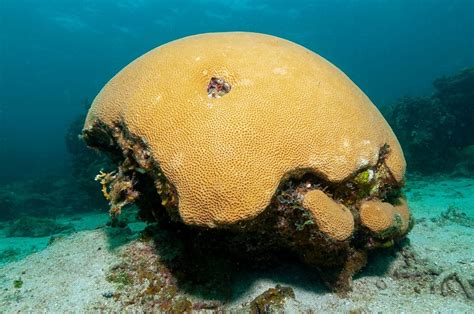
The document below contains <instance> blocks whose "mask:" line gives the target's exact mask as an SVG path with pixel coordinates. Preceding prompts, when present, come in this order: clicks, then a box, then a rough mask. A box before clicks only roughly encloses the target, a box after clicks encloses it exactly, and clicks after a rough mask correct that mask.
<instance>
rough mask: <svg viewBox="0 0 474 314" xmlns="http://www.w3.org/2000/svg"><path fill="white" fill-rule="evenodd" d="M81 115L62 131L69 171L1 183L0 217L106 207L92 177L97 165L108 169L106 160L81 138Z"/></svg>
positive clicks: (81, 210) (58, 213)
mask: <svg viewBox="0 0 474 314" xmlns="http://www.w3.org/2000/svg"><path fill="white" fill-rule="evenodd" d="M87 104H88V102H87ZM84 118H85V114H83V115H79V116H78V117H77V118H76V119H75V120H73V121H72V122H71V124H70V125H69V127H68V130H67V132H66V134H65V142H66V148H67V150H68V152H69V153H70V154H71V169H72V171H71V172H70V173H44V174H43V175H39V176H37V177H34V178H31V179H28V180H21V181H15V182H11V183H8V184H4V185H1V186H0V221H6V220H16V219H18V218H20V217H23V216H26V217H40V218H44V217H49V218H54V217H57V216H61V215H68V214H77V213H81V212H90V211H93V210H97V209H106V208H108V204H107V202H106V201H105V200H104V198H103V196H102V194H101V192H100V191H98V190H97V183H95V182H94V180H93V179H94V176H95V175H96V174H97V172H98V171H99V170H100V169H104V170H106V169H108V168H107V167H108V165H109V161H108V160H107V159H106V158H105V157H104V156H101V155H99V154H98V153H97V152H95V151H94V150H91V149H89V148H87V147H86V146H85V145H84V142H83V141H82V139H81V138H80V133H81V131H82V121H83V120H84Z"/></svg>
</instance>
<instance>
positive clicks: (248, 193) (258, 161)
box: [85, 32, 405, 227]
mask: <svg viewBox="0 0 474 314" xmlns="http://www.w3.org/2000/svg"><path fill="white" fill-rule="evenodd" d="M212 78H218V79H222V80H225V82H227V83H228V84H229V85H230V87H231V90H230V92H228V93H227V94H225V95H223V96H222V97H220V98H210V97H208V91H207V87H208V84H209V82H210V81H211V79H212ZM96 123H102V124H105V125H107V126H110V127H111V128H113V127H114V126H116V125H119V124H120V125H123V126H125V127H126V129H127V132H129V134H132V135H133V136H135V137H137V138H141V139H142V140H143V142H144V143H146V145H147V146H148V149H149V152H150V154H151V157H152V158H153V159H154V160H155V161H156V162H157V164H159V166H160V167H161V170H162V172H163V173H164V175H165V176H166V178H167V179H168V180H169V182H170V183H171V184H172V186H174V187H175V189H176V192H177V195H178V206H179V215H180V216H181V218H182V220H183V221H184V222H185V223H186V224H192V225H201V226H208V227H213V226H218V225H227V224H233V223H235V222H238V221H242V220H248V219H251V218H254V217H255V216H257V215H258V214H259V213H261V212H262V211H263V210H264V209H265V208H266V207H267V206H268V205H269V202H270V200H271V198H272V196H273V195H274V193H275V191H276V188H277V186H278V185H279V183H280V182H281V180H282V179H283V178H285V177H287V176H289V175H291V174H292V173H294V172H295V171H297V170H305V171H307V172H313V173H315V174H317V175H318V176H320V177H321V178H323V179H324V180H327V181H329V182H340V181H343V180H344V179H347V178H348V177H349V176H351V175H352V174H354V173H355V172H356V171H358V170H360V169H362V168H365V167H368V166H370V165H375V164H376V163H377V161H378V158H379V151H380V148H381V147H382V146H383V145H384V144H388V145H389V147H390V151H389V153H388V155H387V157H386V160H385V162H386V164H387V166H388V167H389V170H390V172H391V175H392V176H393V178H394V179H395V181H398V182H399V181H401V180H402V178H403V175H404V172H405V160H404V157H403V153H402V151H401V149H400V145H399V143H398V141H397V139H396V138H395V136H394V134H393V133H392V130H391V129H390V127H389V126H388V124H387V123H386V121H385V120H384V119H383V117H382V116H381V114H380V113H379V111H378V110H377V109H376V107H375V106H374V105H373V104H372V102H371V101H370V100H369V98H368V97H367V96H366V95H365V94H364V93H363V92H362V91H361V90H360V89H359V88H358V87H357V86H356V85H355V84H354V83H353V82H352V81H351V80H350V79H349V78H348V77H347V76H346V75H345V74H344V73H343V72H341V71H340V70H339V69H337V68H336V67H335V66H334V65H332V64H331V63H329V62H328V61H326V60H325V59H323V58H322V57H320V56H319V55H317V54H315V53H313V52H311V51H309V50H307V49H305V48H303V47H301V46H299V45H296V44H294V43H291V42H289V41H286V40H283V39H280V38H277V37H273V36H268V35H262V34H256V33H240V32H236V33H214V34H203V35H196V36H191V37H186V38H184V39H180V40H177V41H173V42H171V43H168V44H166V45H163V46H161V47H158V48H156V49H154V50H152V51H150V52H148V53H147V54H145V55H143V56H141V57H140V58H138V59H137V60H135V61H133V62H132V63H131V64H129V65H128V66H127V67H125V68H124V69H123V70H122V71H120V72H119V73H118V74H117V75H116V76H115V77H114V78H112V79H111V80H110V81H109V82H108V84H107V85H106V86H105V87H104V88H103V89H102V91H101V92H100V94H99V95H98V96H97V97H96V99H95V100H94V103H93V105H92V107H91V109H90V111H89V114H88V117H87V121H86V124H85V129H86V130H87V129H90V128H92V127H93V125H94V124H96Z"/></svg>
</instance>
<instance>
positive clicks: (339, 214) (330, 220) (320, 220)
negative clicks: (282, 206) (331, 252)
mask: <svg viewBox="0 0 474 314" xmlns="http://www.w3.org/2000/svg"><path fill="white" fill-rule="evenodd" d="M303 206H304V207H305V208H307V209H308V210H309V211H310V212H311V216H312V217H313V219H314V220H315V221H316V224H317V226H318V228H319V230H321V231H322V232H324V233H325V234H327V235H329V236H330V237H331V238H333V239H336V240H340V241H343V240H346V239H347V238H348V237H349V236H350V235H351V234H352V231H354V217H353V216H352V213H351V212H350V210H349V209H348V208H347V207H345V206H344V205H342V204H338V203H336V202H335V201H334V200H332V199H331V198H330V197H329V196H327V195H326V194H325V193H324V192H323V191H321V190H312V191H309V192H308V193H307V194H306V195H305V197H304V201H303Z"/></svg>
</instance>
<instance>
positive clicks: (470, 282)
mask: <svg viewBox="0 0 474 314" xmlns="http://www.w3.org/2000/svg"><path fill="white" fill-rule="evenodd" d="M396 254H397V258H396V262H395V264H394V265H393V266H392V269H391V276H392V277H393V278H395V279H397V280H399V281H400V282H401V283H402V285H405V286H407V288H408V289H413V290H414V291H415V292H416V293H420V292H421V291H425V292H432V293H437V294H441V295H443V296H447V295H453V294H458V295H464V296H465V297H466V298H468V299H470V300H473V299H474V272H473V271H472V268H471V270H470V271H469V268H463V267H460V266H457V267H452V268H449V269H443V268H441V267H439V266H437V265H435V264H433V263H430V262H429V261H428V260H426V259H421V258H420V257H419V256H418V255H417V254H416V253H415V252H414V251H413V249H412V248H411V247H409V246H408V247H405V248H403V249H402V250H401V251H400V252H398V253H396Z"/></svg>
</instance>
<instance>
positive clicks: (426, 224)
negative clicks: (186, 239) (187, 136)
mask: <svg viewBox="0 0 474 314" xmlns="http://www.w3.org/2000/svg"><path fill="white" fill-rule="evenodd" d="M407 196H408V199H409V202H410V205H411V208H412V211H413V213H414V215H415V217H416V219H417V221H418V223H417V224H416V225H415V227H414V229H413V230H412V232H411V233H410V235H409V240H410V243H411V245H410V249H409V251H407V252H408V253H407V252H405V253H404V254H405V255H404V254H400V253H397V254H395V253H394V254H393V256H390V255H387V254H384V255H381V256H376V257H374V258H372V259H371V261H370V263H369V266H368V267H367V268H366V269H365V270H364V271H363V272H362V273H361V274H359V275H358V276H357V277H356V278H355V279H354V285H353V291H352V292H350V293H349V295H348V296H346V297H341V296H338V295H336V294H334V293H330V292H328V291H327V290H326V289H325V288H324V287H323V286H322V284H321V283H320V282H319V281H318V280H317V278H314V277H313V276H310V275H309V274H308V273H307V270H305V269H303V268H301V266H299V265H294V264H289V265H281V266H279V267H277V268H274V269H271V270H266V271H259V272H243V273H242V274H241V276H240V277H239V280H237V281H236V282H235V283H232V285H233V287H232V289H231V291H232V296H231V298H230V300H227V301H226V302H224V304H223V305H222V309H225V310H236V311H239V310H240V311H244V312H246V311H248V306H249V304H250V302H251V301H252V300H253V299H254V298H255V297H257V296H258V295H260V294H261V293H263V292H264V291H265V290H267V289H269V288H272V287H275V285H277V284H281V285H282V286H289V287H291V288H292V289H293V291H294V294H295V298H294V299H293V298H287V299H286V301H285V304H284V310H285V311H287V312H308V311H309V312H311V311H313V312H323V311H325V312H327V311H329V312H349V311H351V312H354V313H365V312H384V313H400V312H409V313H427V312H441V313H473V312H474V301H473V300H469V299H468V298H467V296H466V293H465V292H464V291H463V289H462V286H461V285H459V284H458V283H457V282H456V281H455V280H450V281H447V283H446V287H445V288H446V289H445V290H446V291H444V293H443V292H442V291H436V289H435V290H433V289H430V288H429V287H430V286H431V285H432V283H431V282H428V281H429V280H432V279H436V276H437V275H439V274H436V275H429V276H428V275H426V276H425V275H423V273H424V272H425V273H426V270H424V269H422V268H423V267H428V266H426V265H427V264H429V265H430V266H429V267H438V268H439V269H441V270H442V271H446V270H451V269H455V270H456V271H457V274H459V276H465V278H468V279H469V280H472V279H474V247H473V243H474V227H472V226H470V225H469V220H467V221H468V223H465V222H463V221H455V220H449V219H444V220H443V219H441V218H440V217H442V213H444V212H446V210H447V209H448V208H449V207H451V208H455V209H456V210H457V211H458V212H463V213H465V214H466V217H471V218H472V217H474V179H456V180H452V179H447V178H446V179H443V178H441V179H440V178H428V179H426V178H423V179H412V180H410V181H409V182H408V186H407ZM106 219H107V216H106V215H103V214H95V215H89V216H87V217H85V218H83V219H81V220H80V221H79V222H77V224H78V225H77V226H76V230H80V231H78V232H75V233H73V234H71V235H68V236H65V237H63V238H60V239H58V240H56V241H54V242H53V243H50V244H49V245H48V244H47V243H48V242H49V238H36V239H30V238H5V237H4V235H3V234H2V233H0V250H1V249H4V248H16V249H21V251H22V252H23V253H22V254H20V256H19V258H20V260H17V261H12V262H8V263H5V264H4V265H1V266H0V309H1V310H0V311H1V312H7V313H11V312H17V311H20V312H28V311H33V312H39V311H41V312H65V311H73V312H78V311H87V310H89V311H94V310H99V309H100V310H106V311H107V310H109V311H118V310H121V309H123V303H120V302H119V301H117V300H116V299H114V298H112V297H110V294H112V293H114V291H116V289H117V286H116V284H114V283H111V282H109V281H107V280H106V276H107V273H108V272H109V270H110V269H111V267H113V266H114V265H117V264H118V263H120V260H121V259H123V254H121V253H122V252H124V250H126V249H127V247H130V246H132V245H137V244H136V243H137V242H136V241H135V240H134V239H135V238H136V237H137V236H138V231H139V230H140V229H141V228H142V227H143V225H142V224H135V225H132V232H129V233H126V234H119V235H117V234H114V235H113V236H111V234H110V230H109V231H107V229H105V228H98V229H94V228H95V226H101V225H103V224H104V223H105V221H106ZM470 221H472V219H471V220H470ZM86 229H92V230H86ZM112 239H113V240H112ZM31 252H34V253H32V254H29V255H27V254H28V253H31ZM407 254H414V255H416V258H415V259H413V258H411V259H410V257H407ZM17 258H18V257H17ZM413 261H415V262H413ZM413 263H414V264H416V265H413ZM409 264H412V265H409ZM400 265H402V266H403V267H405V268H407V267H411V268H410V269H411V271H413V270H414V269H415V270H416V271H413V272H414V274H412V275H406V276H404V275H403V276H394V268H396V267H400ZM407 265H408V266H407ZM429 267H428V268H429ZM420 269H421V270H420ZM418 271H419V272H418ZM420 273H421V275H420ZM430 276H431V277H430ZM15 280H17V283H18V281H21V287H14V282H15ZM472 288H473V287H472V286H471V290H472ZM190 297H191V298H193V299H194V300H195V299H196V298H198V297H197V296H190ZM143 309H144V308H143V307H142V306H141V305H139V304H136V305H129V306H127V308H126V310H128V311H133V310H136V311H140V310H143Z"/></svg>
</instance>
